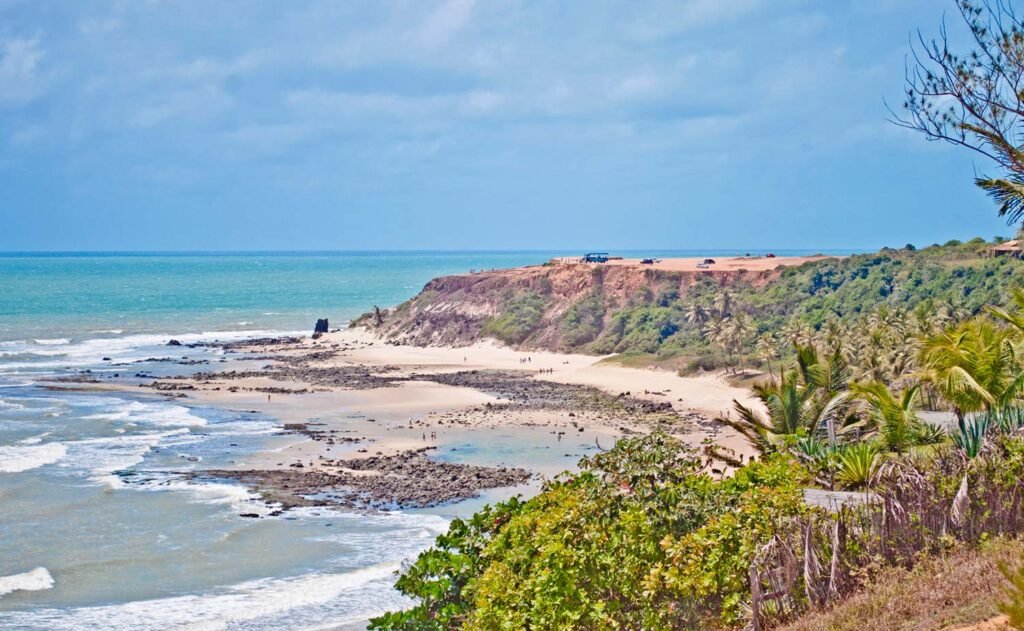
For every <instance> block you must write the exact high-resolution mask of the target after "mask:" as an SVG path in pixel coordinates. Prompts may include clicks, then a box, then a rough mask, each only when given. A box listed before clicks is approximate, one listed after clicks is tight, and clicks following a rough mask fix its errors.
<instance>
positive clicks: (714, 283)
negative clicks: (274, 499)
mask: <svg viewBox="0 0 1024 631" xmlns="http://www.w3.org/2000/svg"><path fill="white" fill-rule="evenodd" d="M780 273H781V270H780V269H772V270H745V269H736V270H700V271H672V270H659V269H653V268H645V267H638V266H610V265H609V266H604V265H587V264H548V265H542V266H534V267H525V268H516V269H507V270H495V271H487V272H477V273H472V274H459V275H454V276H442V277H439V278H435V279H433V280H431V281H430V282H429V283H427V284H426V286H425V287H424V288H423V290H422V291H420V293H419V294H417V295H416V296H415V297H413V298H412V299H410V300H408V301H406V302H404V303H402V304H400V305H398V306H397V307H394V308H391V309H387V310H381V311H380V312H379V314H376V313H368V314H366V315H364V316H362V317H361V318H359V319H358V320H356V321H355V322H354V323H353V326H363V327H366V328H369V329H371V330H374V331H375V332H376V333H377V334H378V335H380V336H381V337H383V338H385V339H387V340H389V341H394V342H396V343H402V344H414V345H418V346H435V345H443V346H465V345H468V344H472V343H474V342H476V341H478V340H480V339H482V338H494V339H497V340H500V341H502V342H504V343H506V344H508V345H510V346H514V347H517V348H524V349H534V348H536V349H549V350H575V351H589V352H606V351H612V350H615V349H614V348H613V346H614V345H611V347H608V348H605V346H608V345H602V344H600V343H598V342H599V341H600V340H602V339H603V338H606V337H607V335H608V334H609V333H610V328H612V327H614V326H615V325H616V317H615V316H616V314H619V313H621V312H622V311H623V310H624V309H628V308H631V307H640V306H654V307H657V306H662V307H667V306H669V305H670V304H676V303H678V302H679V301H680V299H681V298H686V297H687V296H688V295H689V294H691V293H693V292H694V291H700V292H707V291H709V290H710V291H719V290H720V289H721V288H730V287H744V288H756V287H762V286H764V285H767V284H768V283H770V282H771V281H772V280H774V279H776V278H778V276H779V274H780ZM672 332H674V331H672ZM670 334H671V333H670Z"/></svg>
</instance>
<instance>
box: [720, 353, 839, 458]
mask: <svg viewBox="0 0 1024 631" xmlns="http://www.w3.org/2000/svg"><path fill="white" fill-rule="evenodd" d="M843 371H844V365H843V364H842V363H841V362H839V363H836V364H833V363H832V362H831V361H829V362H821V361H819V359H818V356H817V354H816V353H815V352H814V349H813V348H810V347H799V348H798V349H797V363H796V366H795V367H793V368H791V369H790V370H788V371H785V372H784V373H782V374H781V375H780V377H779V381H778V382H775V381H772V382H771V383H769V384H758V385H755V386H754V396H755V397H757V398H758V399H759V400H760V401H761V403H762V404H763V405H764V407H765V409H766V410H767V411H768V414H767V416H765V415H762V414H760V413H759V412H757V411H756V410H754V409H753V408H751V407H749V406H745V405H743V404H742V403H740V402H739V401H733V410H734V411H735V412H736V415H737V418H735V419H734V418H732V417H731V416H725V417H721V418H719V419H718V420H719V421H721V422H722V423H725V424H726V425H729V426H730V427H732V428H733V429H735V430H736V431H738V432H740V433H741V434H743V435H744V436H745V437H747V439H749V440H750V442H751V443H752V444H753V445H754V446H755V447H756V448H757V449H758V450H760V451H762V452H767V451H771V450H773V449H775V448H776V447H777V446H778V445H779V443H781V442H783V441H785V439H786V437H794V438H795V437H799V436H803V435H809V434H815V433H822V432H824V433H825V434H826V435H827V436H828V439H829V444H830V445H833V446H834V445H835V444H836V421H837V420H838V419H842V418H843V416H844V413H845V407H846V402H847V399H848V398H849V394H848V393H847V392H846V391H845V376H844V375H843Z"/></svg>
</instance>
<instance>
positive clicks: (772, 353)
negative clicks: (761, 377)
mask: <svg viewBox="0 0 1024 631" xmlns="http://www.w3.org/2000/svg"><path fill="white" fill-rule="evenodd" d="M754 351H755V352H756V353H757V354H758V355H759V356H760V357H761V358H762V359H764V361H765V363H766V364H768V376H769V377H771V379H772V381H775V373H773V372H772V360H773V359H778V357H779V341H778V340H777V339H775V336H774V335H772V334H771V333H770V332H765V333H762V334H761V336H760V337H758V338H757V343H756V344H755V345H754Z"/></svg>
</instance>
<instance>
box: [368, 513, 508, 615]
mask: <svg viewBox="0 0 1024 631" xmlns="http://www.w3.org/2000/svg"><path fill="white" fill-rule="evenodd" d="M523 508H524V503H523V502H522V501H521V500H520V499H519V498H517V497H514V498H512V499H510V500H508V501H507V502H503V503H500V504H498V505H496V506H494V507H491V506H485V507H484V508H483V509H482V510H481V511H479V512H477V513H476V514H474V515H473V516H472V517H470V518H469V519H455V520H453V521H452V523H451V525H450V526H449V527H448V532H447V533H445V534H443V535H441V536H439V537H438V538H437V541H436V542H435V543H434V547H433V548H431V549H429V550H427V551H426V552H423V553H421V554H420V555H419V557H418V558H417V559H416V562H415V563H413V564H412V565H411V566H410V567H409V568H408V569H407V570H405V571H404V572H403V573H402V575H401V576H400V577H399V578H398V581H397V582H396V583H395V587H396V588H397V589H398V590H399V591H400V592H402V593H403V594H405V595H406V596H411V597H413V598H416V599H417V600H418V604H417V605H416V606H415V607H413V608H411V609H408V610H405V611H398V612H389V613H386V614H384V615H383V616H380V617H378V618H374V619H373V620H371V621H370V625H369V628H370V629H377V630H380V631H384V630H388V631H398V630H403V631H427V630H432V629H437V630H440V629H448V628H452V627H457V626H459V625H460V624H461V622H462V621H463V619H464V617H465V616H466V614H467V612H468V611H469V609H470V605H471V602H470V601H469V600H468V599H467V597H468V595H469V591H468V590H467V586H468V585H469V584H470V582H471V580H472V579H474V578H475V577H476V576H478V575H479V574H480V572H481V571H482V569H483V568H484V567H485V566H486V563H487V561H486V559H485V558H484V557H483V556H482V552H483V550H484V548H485V547H486V545H487V544H488V543H489V542H490V540H491V538H492V537H493V536H494V534H495V533H496V532H497V531H498V530H499V529H501V527H502V526H504V525H505V524H506V523H507V522H508V520H509V519H510V518H511V517H512V516H513V515H515V514H517V513H519V512H521V511H522V510H523Z"/></svg>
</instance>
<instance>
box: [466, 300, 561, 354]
mask: <svg viewBox="0 0 1024 631" xmlns="http://www.w3.org/2000/svg"><path fill="white" fill-rule="evenodd" d="M546 306H547V304H546V302H545V301H544V299H543V298H542V297H540V296H539V295H537V294H535V293H525V294H520V295H518V296H514V297H511V298H508V299H506V300H505V302H504V305H503V308H502V313H501V315H499V316H497V317H495V318H490V319H488V320H487V321H486V322H484V325H483V329H482V333H483V334H484V335H486V336H489V337H494V338H497V339H499V340H501V341H502V342H505V343H506V344H521V343H522V342H524V341H525V340H526V338H528V337H530V334H531V333H533V332H534V331H535V330H536V329H537V327H538V325H540V322H541V319H542V318H543V317H544V309H545V307H546Z"/></svg>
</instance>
